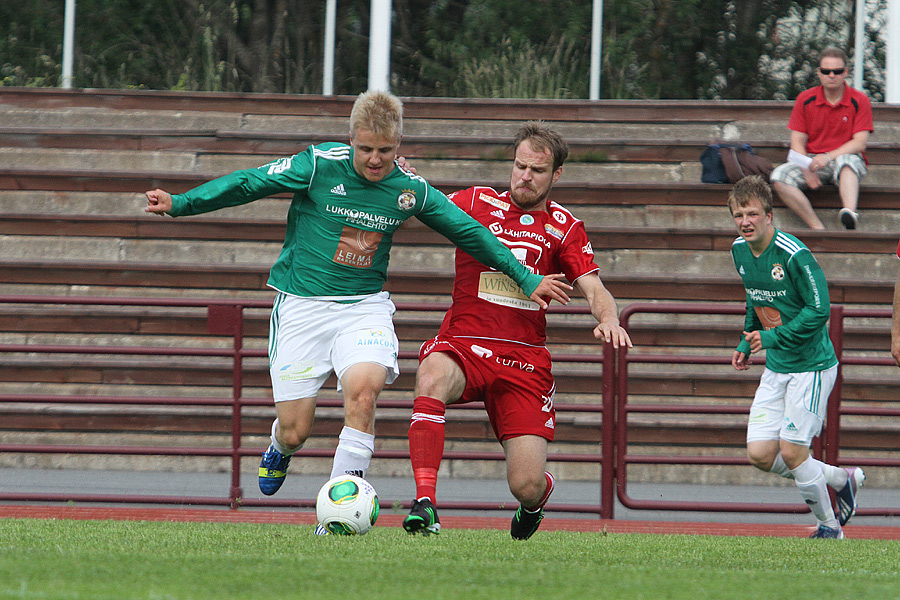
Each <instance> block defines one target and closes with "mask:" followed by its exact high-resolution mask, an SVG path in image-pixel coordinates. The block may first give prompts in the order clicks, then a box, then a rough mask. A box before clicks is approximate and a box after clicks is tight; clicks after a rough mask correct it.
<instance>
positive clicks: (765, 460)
mask: <svg viewBox="0 0 900 600" xmlns="http://www.w3.org/2000/svg"><path fill="white" fill-rule="evenodd" d="M775 456H777V454H772V453H771V452H767V451H764V450H760V449H756V448H747V460H748V461H750V464H751V465H753V466H754V467H756V468H757V469H759V470H760V471H766V472H768V471H771V470H772V465H773V464H774V463H775Z"/></svg>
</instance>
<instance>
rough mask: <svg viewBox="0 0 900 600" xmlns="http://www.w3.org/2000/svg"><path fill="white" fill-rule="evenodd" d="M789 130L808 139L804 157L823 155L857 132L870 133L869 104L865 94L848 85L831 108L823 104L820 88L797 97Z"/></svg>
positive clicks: (870, 115)
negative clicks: (838, 100) (804, 135)
mask: <svg viewBox="0 0 900 600" xmlns="http://www.w3.org/2000/svg"><path fill="white" fill-rule="evenodd" d="M788 129H790V130H792V131H799V132H801V133H805V134H806V135H807V136H809V139H808V140H807V141H806V152H807V154H824V153H825V152H830V151H831V150H834V149H835V148H837V147H839V146H840V145H841V144H843V143H844V142H846V141H848V140H849V139H850V138H852V137H853V135H854V134H855V133H857V132H860V131H872V103H871V102H869V99H868V98H867V97H866V95H865V94H863V93H862V92H860V91H859V90H855V89H853V88H852V87H850V86H849V85H848V86H846V88H845V89H844V95H843V96H842V97H841V101H840V102H838V103H837V104H835V105H834V106H832V105H831V104H829V103H828V101H827V100H825V92H824V91H823V89H822V86H821V85H820V86H816V87H814V88H810V89H808V90H806V91H804V92H801V93H800V95H799V96H797V100H796V101H795V102H794V108H793V110H792V111H791V118H790V120H789V121H788ZM863 156H865V154H864V155H863Z"/></svg>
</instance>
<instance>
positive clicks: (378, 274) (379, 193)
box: [170, 143, 541, 300]
mask: <svg viewBox="0 0 900 600" xmlns="http://www.w3.org/2000/svg"><path fill="white" fill-rule="evenodd" d="M284 192H291V193H293V194H294V197H293V200H292V201H291V206H290V209H289V210H288V217H287V232H286V234H285V239H284V246H283V248H282V250H281V254H280V255H279V256H278V260H277V261H276V262H275V264H274V265H273V266H272V269H271V271H270V273H269V281H268V284H269V285H270V286H271V287H273V288H275V289H276V290H279V291H282V292H285V293H288V294H291V295H295V296H305V297H323V296H324V297H332V298H340V297H344V298H347V299H348V300H351V299H353V298H352V297H354V296H362V295H365V294H373V293H377V292H380V291H381V289H382V287H383V286H384V282H385V280H386V279H387V267H388V259H389V258H390V256H389V254H390V250H391V243H392V241H393V235H394V232H395V231H396V230H397V228H398V227H399V226H400V225H401V224H402V223H403V222H404V221H406V220H407V219H409V218H410V217H418V218H419V220H421V221H422V222H423V223H425V224H426V225H428V226H429V227H431V228H432V229H434V230H436V231H438V232H439V233H441V234H443V235H444V236H445V237H447V238H448V239H450V241H452V242H453V243H454V244H456V245H457V246H459V247H460V248H462V249H463V250H464V251H466V252H468V253H469V254H471V255H472V256H474V257H475V258H477V259H478V260H480V261H481V262H483V263H484V264H487V265H491V266H494V267H496V268H498V269H499V270H500V271H502V272H504V273H505V274H507V275H508V276H510V277H511V278H512V279H513V281H515V282H516V283H518V284H519V285H520V286H521V287H522V289H523V291H524V292H525V294H526V295H529V296H530V295H531V294H532V293H533V292H534V290H535V289H536V288H537V286H538V284H540V282H541V277H540V276H538V275H535V274H532V273H530V272H529V271H528V270H527V269H525V267H524V266H522V265H521V264H520V263H519V262H518V261H517V260H516V259H515V257H513V255H512V253H511V252H510V251H509V249H507V248H506V246H504V245H503V244H502V243H501V242H500V241H499V240H498V239H497V238H496V237H495V236H494V235H493V234H492V233H491V232H490V231H488V229H487V228H485V227H484V226H482V225H481V224H479V223H478V222H477V221H475V220H474V219H473V218H471V217H470V216H468V215H467V214H466V213H464V212H463V211H462V210H460V209H459V208H457V207H456V205H454V204H453V203H452V202H450V201H449V200H448V199H447V197H446V196H445V195H444V194H442V193H441V192H439V191H438V190H436V189H435V188H433V187H432V186H431V185H429V184H428V182H427V181H425V180H424V179H423V178H421V177H418V176H416V175H413V174H411V173H408V172H406V171H403V170H402V169H400V168H398V167H395V168H394V169H393V171H391V172H390V173H389V174H388V175H387V176H385V177H384V179H382V180H381V181H378V182H371V181H368V180H367V179H365V178H364V177H363V176H361V175H360V174H359V173H357V172H356V169H354V168H353V148H352V147H351V146H347V145H346V144H337V143H327V144H321V145H316V146H310V147H309V148H307V149H306V150H305V151H304V152H301V153H300V154H297V155H295V156H291V157H286V158H281V159H279V160H276V161H274V162H271V163H269V164H267V165H263V166H261V167H259V168H257V169H247V170H243V171H235V172H234V173H231V174H230V175H226V176H224V177H220V178H219V179H215V180H213V181H210V182H208V183H205V184H203V185H201V186H199V187H196V188H194V189H193V190H190V191H189V192H187V193H184V194H179V195H175V196H172V211H171V213H170V214H171V215H172V216H175V217H178V216H183V215H195V214H200V213H205V212H209V211H213V210H216V209H219V208H223V207H226V206H237V205H240V204H246V203H248V202H252V201H253V200H257V199H259V198H263V197H265V196H271V195H272V194H279V193H284Z"/></svg>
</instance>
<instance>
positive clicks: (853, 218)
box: [838, 208, 859, 229]
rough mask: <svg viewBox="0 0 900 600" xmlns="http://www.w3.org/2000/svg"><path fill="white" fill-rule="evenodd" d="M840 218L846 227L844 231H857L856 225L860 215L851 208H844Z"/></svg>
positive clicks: (839, 214)
mask: <svg viewBox="0 0 900 600" xmlns="http://www.w3.org/2000/svg"><path fill="white" fill-rule="evenodd" d="M838 216H840V218H841V225H843V226H844V229H856V224H857V222H858V221H859V215H858V214H857V213H855V212H853V211H852V210H850V209H849V208H842V209H841V210H840V212H839V213H838Z"/></svg>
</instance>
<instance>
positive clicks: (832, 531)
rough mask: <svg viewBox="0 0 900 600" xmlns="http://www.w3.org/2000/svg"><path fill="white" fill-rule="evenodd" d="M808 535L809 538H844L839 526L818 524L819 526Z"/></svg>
mask: <svg viewBox="0 0 900 600" xmlns="http://www.w3.org/2000/svg"><path fill="white" fill-rule="evenodd" d="M809 537H810V539H823V540H842V539H844V531H843V530H842V529H841V528H840V527H837V528H831V527H825V526H824V525H819V528H818V529H816V530H815V531H814V532H813V534H812V535H811V536H809Z"/></svg>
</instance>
